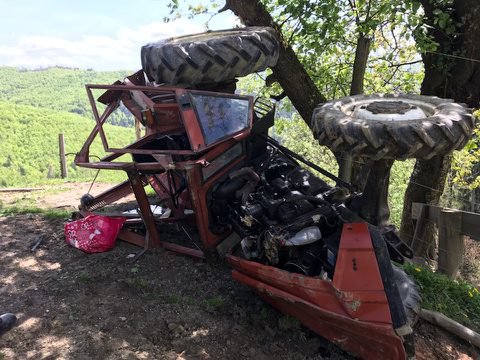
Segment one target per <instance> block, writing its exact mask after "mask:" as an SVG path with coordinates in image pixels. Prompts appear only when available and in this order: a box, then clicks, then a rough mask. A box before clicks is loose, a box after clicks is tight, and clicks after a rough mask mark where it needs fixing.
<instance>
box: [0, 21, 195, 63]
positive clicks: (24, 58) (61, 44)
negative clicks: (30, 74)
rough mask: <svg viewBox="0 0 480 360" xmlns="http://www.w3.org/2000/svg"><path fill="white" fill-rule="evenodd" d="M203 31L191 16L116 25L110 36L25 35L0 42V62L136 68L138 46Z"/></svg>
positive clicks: (138, 59)
mask: <svg viewBox="0 0 480 360" xmlns="http://www.w3.org/2000/svg"><path fill="white" fill-rule="evenodd" d="M201 31H203V29H202V27H201V26H200V25H198V24H196V23H194V22H193V21H191V20H187V19H177V20H175V21H173V22H170V23H163V22H160V21H159V22H154V23H150V24H146V25H142V26H139V27H137V28H128V27H124V28H120V29H119V30H118V31H117V33H116V34H115V35H114V36H106V35H94V36H92V35H88V36H82V37H81V38H80V39H78V40H73V41H70V40H66V39H64V38H62V37H61V36H55V37H53V36H41V35H40V36H27V37H23V38H21V39H20V40H19V41H18V42H17V43H16V44H15V45H13V46H0V64H2V65H8V66H15V67H25V68H39V67H48V66H56V65H59V66H69V67H79V68H93V69H95V70H115V69H130V70H137V69H139V68H140V67H141V64H140V47H141V46H142V45H145V44H147V43H149V42H155V41H158V40H161V39H164V38H168V37H172V36H179V35H184V34H187V33H189V34H191V33H196V32H201Z"/></svg>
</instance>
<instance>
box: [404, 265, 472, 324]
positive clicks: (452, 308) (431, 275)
mask: <svg viewBox="0 0 480 360" xmlns="http://www.w3.org/2000/svg"><path fill="white" fill-rule="evenodd" d="M404 269H405V271H406V272H407V273H408V274H409V275H411V276H412V277H413V278H414V279H415V281H416V283H417V285H418V286H419V287H420V292H421V296H422V308H424V309H427V310H433V311H438V312H440V313H442V314H444V315H446V316H448V317H449V318H451V319H453V320H455V321H457V322H459V323H461V324H463V325H465V326H467V327H469V328H471V329H473V330H475V331H480V293H479V291H478V290H477V289H476V288H475V287H474V286H472V285H470V284H469V283H467V282H465V281H461V280H450V279H449V278H448V277H447V276H445V275H442V274H439V273H435V272H433V271H431V270H430V269H427V268H424V267H419V266H417V265H412V264H407V265H405V266H404Z"/></svg>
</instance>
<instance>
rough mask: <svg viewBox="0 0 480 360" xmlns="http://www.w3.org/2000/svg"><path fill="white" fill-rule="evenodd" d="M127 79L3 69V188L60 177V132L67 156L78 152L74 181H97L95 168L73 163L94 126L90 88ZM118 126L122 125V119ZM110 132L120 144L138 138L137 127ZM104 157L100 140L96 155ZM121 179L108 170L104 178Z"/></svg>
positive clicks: (0, 71)
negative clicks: (89, 168)
mask: <svg viewBox="0 0 480 360" xmlns="http://www.w3.org/2000/svg"><path fill="white" fill-rule="evenodd" d="M125 75H127V72H96V71H89V70H77V69H61V68H51V69H46V70H36V71H22V70H17V69H15V68H10V67H0V81H2V87H1V88H0V122H1V124H2V131H1V132H0V187H5V186H28V185H32V184H41V183H45V182H46V181H51V180H49V179H55V178H59V172H60V168H59V156H58V134H59V133H63V134H64V135H65V143H66V152H67V153H72V155H68V156H67V164H68V171H69V176H68V178H69V179H82V180H89V179H92V178H93V176H94V171H93V170H88V169H80V168H76V167H75V166H74V164H73V160H74V155H73V153H75V152H77V151H78V150H80V147H81V146H82V144H83V142H84V141H85V139H86V138H87V136H88V134H89V133H90V131H91V130H92V128H93V126H94V121H93V117H92V116H91V111H90V105H89V103H88V98H87V95H86V92H85V84H87V83H99V84H100V83H101V84H110V83H113V82H114V81H115V80H117V79H122V78H124V77H125ZM121 117H122V115H121V114H120V116H117V118H116V120H118V119H120V118H121ZM116 124H117V125H120V123H119V122H118V121H117V122H116ZM122 125H126V124H122ZM106 131H107V132H108V133H109V134H110V136H111V139H112V140H113V139H115V142H117V144H118V145H125V144H127V143H129V142H131V141H133V140H134V132H133V131H132V129H127V128H125V127H121V126H112V125H107V127H106ZM102 153H103V148H102V146H101V144H100V142H96V143H94V145H93V147H92V150H91V155H97V156H99V155H100V156H101V155H102ZM118 176H119V175H117V174H114V173H113V172H110V173H109V172H106V171H105V172H103V173H102V174H101V177H100V179H103V180H113V179H115V180H118V179H117V178H118Z"/></svg>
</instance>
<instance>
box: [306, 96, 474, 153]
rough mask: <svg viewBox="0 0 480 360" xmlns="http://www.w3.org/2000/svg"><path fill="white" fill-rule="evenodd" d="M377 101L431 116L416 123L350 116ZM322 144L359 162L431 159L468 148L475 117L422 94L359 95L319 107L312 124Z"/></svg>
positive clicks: (462, 109)
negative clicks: (399, 104)
mask: <svg viewBox="0 0 480 360" xmlns="http://www.w3.org/2000/svg"><path fill="white" fill-rule="evenodd" d="M375 100H378V101H382V100H383V101H402V102H405V103H408V104H411V105H414V106H416V107H419V108H421V109H422V110H423V111H424V112H425V113H426V114H427V116H426V117H424V118H418V119H416V120H394V121H392V120H390V121H389V120H371V119H370V120H365V119H359V118H356V117H354V116H353V115H352V112H353V111H354V109H355V107H356V106H362V105H363V104H368V103H371V102H373V101H375ZM312 125H313V133H314V135H315V137H316V138H317V139H318V141H319V142H320V144H322V145H326V146H328V147H329V148H330V149H331V150H332V151H333V152H340V153H341V152H346V153H350V154H352V155H356V156H359V157H366V158H371V159H374V160H378V159H381V158H390V159H406V158H421V159H429V158H431V157H433V156H436V155H444V154H447V153H449V152H451V151H453V150H456V149H460V148H462V147H463V146H465V144H466V143H467V141H468V139H469V138H470V136H471V134H472V130H473V127H474V118H473V116H472V114H471V112H470V111H469V109H467V108H465V107H464V106H463V105H460V104H456V103H454V102H453V101H452V100H446V99H440V98H438V97H434V96H422V95H410V94H409V95H403V94H400V95H383V94H371V95H356V96H350V97H344V98H341V99H339V100H335V101H330V102H327V103H324V104H321V105H320V106H318V107H317V108H316V109H315V111H314V114H313V119H312Z"/></svg>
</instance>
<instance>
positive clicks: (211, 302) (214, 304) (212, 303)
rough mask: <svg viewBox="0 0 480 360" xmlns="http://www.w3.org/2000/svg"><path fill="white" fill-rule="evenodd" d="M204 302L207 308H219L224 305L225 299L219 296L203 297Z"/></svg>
mask: <svg viewBox="0 0 480 360" xmlns="http://www.w3.org/2000/svg"><path fill="white" fill-rule="evenodd" d="M204 303H205V305H206V306H207V307H208V308H213V309H219V308H221V307H223V305H225V299H224V298H223V297H221V296H215V297H212V298H209V299H205V301H204Z"/></svg>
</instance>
